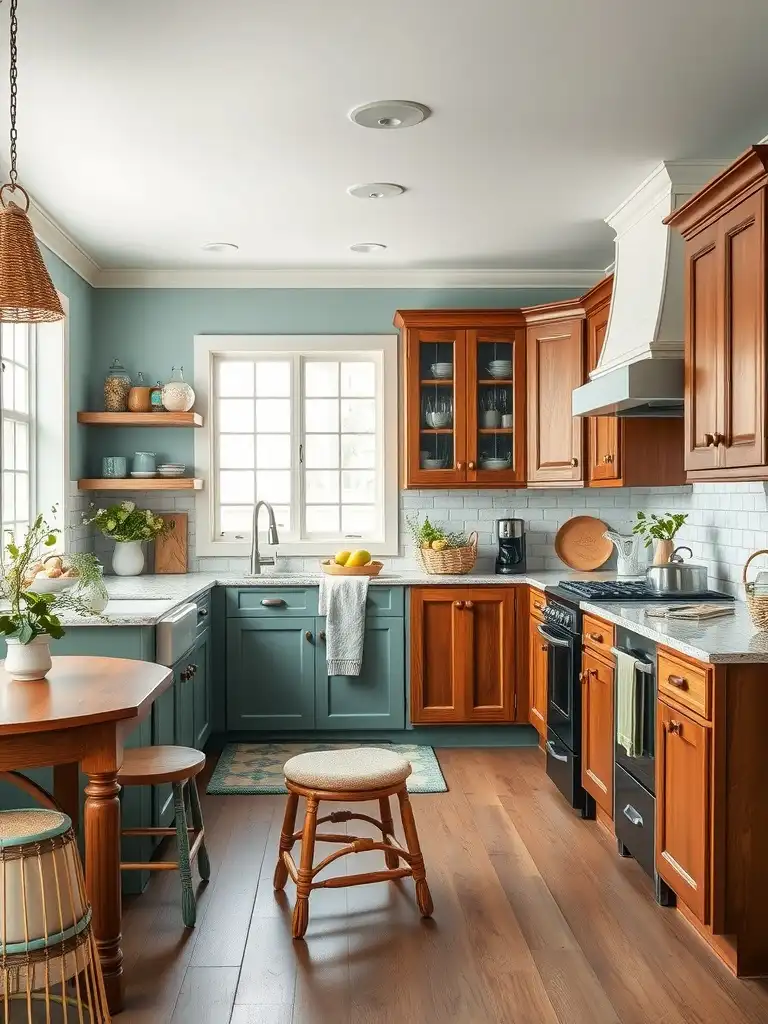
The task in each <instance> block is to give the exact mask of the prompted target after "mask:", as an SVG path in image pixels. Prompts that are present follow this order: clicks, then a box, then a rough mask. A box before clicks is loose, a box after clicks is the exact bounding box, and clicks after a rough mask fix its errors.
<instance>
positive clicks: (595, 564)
mask: <svg viewBox="0 0 768 1024" xmlns="http://www.w3.org/2000/svg"><path fill="white" fill-rule="evenodd" d="M607 529H608V526H607V525H606V524H605V523H604V522H603V521H602V519H596V518H595V517H594V516H574V517H573V519H569V520H568V522H567V523H564V524H563V525H562V526H561V527H560V529H559V530H558V531H557V535H556V537H555V553H556V554H557V555H558V557H559V558H561V559H562V560H563V561H564V562H565V564H566V565H567V566H570V568H571V569H578V570H580V571H581V572H589V571H591V570H592V569H599V568H600V566H601V565H604V564H605V563H606V562H607V561H608V559H609V558H610V557H611V554H612V552H613V544H612V542H611V541H609V540H608V539H607V538H606V537H604V536H603V535H604V533H605V531H606V530H607Z"/></svg>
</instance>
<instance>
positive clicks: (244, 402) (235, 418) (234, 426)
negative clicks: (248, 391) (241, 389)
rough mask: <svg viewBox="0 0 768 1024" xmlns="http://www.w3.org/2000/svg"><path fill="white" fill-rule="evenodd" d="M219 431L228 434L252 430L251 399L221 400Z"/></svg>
mask: <svg viewBox="0 0 768 1024" xmlns="http://www.w3.org/2000/svg"><path fill="white" fill-rule="evenodd" d="M219 429H220V430H222V431H225V432H226V433H230V434H237V433H245V432H250V431H252V430H253V399H250V398H222V399H221V400H220V401H219Z"/></svg>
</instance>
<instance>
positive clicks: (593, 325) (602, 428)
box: [587, 302, 622, 484]
mask: <svg viewBox="0 0 768 1024" xmlns="http://www.w3.org/2000/svg"><path fill="white" fill-rule="evenodd" d="M610 309H611V307H610V303H609V302H606V303H605V304H604V305H602V306H599V307H598V308H597V309H595V310H594V311H592V312H591V313H590V314H589V316H588V317H587V370H588V371H592V370H594V368H595V367H596V366H597V363H598V360H599V359H600V353H601V352H602V350H603V342H604V341H605V334H606V331H607V329H608V315H609V313H610ZM621 429H622V421H621V418H620V417H619V416H590V418H589V421H588V424H587V434H588V441H587V452H588V468H587V474H588V476H589V479H590V481H591V482H593V483H600V484H605V483H613V482H616V481H619V480H620V479H621V468H622V467H621V438H620V432H621Z"/></svg>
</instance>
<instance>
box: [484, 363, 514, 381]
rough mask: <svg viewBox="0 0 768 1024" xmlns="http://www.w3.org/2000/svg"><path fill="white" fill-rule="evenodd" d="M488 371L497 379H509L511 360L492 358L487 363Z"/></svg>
mask: <svg viewBox="0 0 768 1024" xmlns="http://www.w3.org/2000/svg"><path fill="white" fill-rule="evenodd" d="M488 373H490V375H491V376H492V377H494V378H496V379H497V380H509V378H510V377H511V376H512V360H511V359H492V360H491V361H490V363H489V364H488Z"/></svg>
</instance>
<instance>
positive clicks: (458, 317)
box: [392, 309, 525, 330]
mask: <svg viewBox="0 0 768 1024" xmlns="http://www.w3.org/2000/svg"><path fill="white" fill-rule="evenodd" d="M392 322H393V323H394V325H395V327H398V328H401V329H403V328H404V329H406V330H409V329H411V328H418V327H424V328H426V327H452V328H456V329H462V330H465V329H470V330H471V329H473V328H475V329H479V330H482V329H483V328H484V327H524V326H525V319H524V318H523V314H522V311H521V310H519V309H398V310H397V312H396V313H395V318H394V320H393V321H392Z"/></svg>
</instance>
